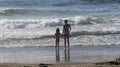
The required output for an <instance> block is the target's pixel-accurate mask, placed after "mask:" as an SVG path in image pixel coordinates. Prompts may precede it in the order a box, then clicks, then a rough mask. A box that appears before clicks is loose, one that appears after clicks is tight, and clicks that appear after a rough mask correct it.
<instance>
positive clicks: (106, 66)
mask: <svg viewBox="0 0 120 67" xmlns="http://www.w3.org/2000/svg"><path fill="white" fill-rule="evenodd" d="M0 67H120V58H117V59H116V60H113V61H104V62H97V63H63V64H45V63H40V64H24V63H0Z"/></svg>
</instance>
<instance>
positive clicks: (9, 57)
mask: <svg viewBox="0 0 120 67" xmlns="http://www.w3.org/2000/svg"><path fill="white" fill-rule="evenodd" d="M119 56H120V46H71V47H70V57H71V58H70V62H67V63H93V62H99V61H108V60H115V59H116V58H118V57H119ZM60 58H61V60H60V62H56V60H55V48H54V47H27V48H1V49H0V63H66V62H65V60H64V47H60Z"/></svg>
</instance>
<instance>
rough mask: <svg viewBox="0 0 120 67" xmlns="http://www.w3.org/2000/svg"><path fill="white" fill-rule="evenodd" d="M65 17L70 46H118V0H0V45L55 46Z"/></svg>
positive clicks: (119, 38) (9, 46)
mask: <svg viewBox="0 0 120 67" xmlns="http://www.w3.org/2000/svg"><path fill="white" fill-rule="evenodd" d="M64 19H68V21H69V24H71V27H72V30H71V32H70V45H71V46H75V45H77V46H79V45H83V46H88V45H92V46H93V45H94V46H99V45H103V46H105V45H108V46H113V45H114V46H119V45H120V0H59V1H58V0H0V47H1V48H6V49H7V48H10V49H12V48H13V49H15V48H21V47H22V48H24V47H31V48H32V47H43V46H45V47H48V46H51V47H54V46H55V38H54V33H55V30H56V28H60V32H61V33H62V29H63V28H62V27H63V24H64V23H63V21H64ZM60 46H61V47H62V46H64V43H63V37H61V39H60ZM22 48H21V49H22ZM26 50H27V49H26ZM48 50H49V49H48ZM18 53H19V52H18ZM8 54H9V52H8ZM118 54H119V53H118ZM44 55H45V54H44ZM1 56H2V55H1Z"/></svg>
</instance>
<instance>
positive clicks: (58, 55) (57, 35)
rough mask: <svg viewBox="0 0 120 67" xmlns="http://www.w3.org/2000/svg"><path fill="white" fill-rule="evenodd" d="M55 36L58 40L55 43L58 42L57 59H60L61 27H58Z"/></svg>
mask: <svg viewBox="0 0 120 67" xmlns="http://www.w3.org/2000/svg"><path fill="white" fill-rule="evenodd" d="M55 38H56V41H55V43H56V46H55V48H56V60H57V61H60V53H59V41H60V29H59V28H57V29H56V33H55Z"/></svg>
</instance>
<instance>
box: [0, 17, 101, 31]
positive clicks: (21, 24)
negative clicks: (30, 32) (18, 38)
mask: <svg viewBox="0 0 120 67" xmlns="http://www.w3.org/2000/svg"><path fill="white" fill-rule="evenodd" d="M64 19H68V20H69V23H70V24H71V25H88V24H94V23H100V22H101V21H100V20H98V19H95V18H92V17H91V18H90V17H83V16H76V17H67V18H53V19H2V20H0V27H3V28H7V29H16V28H39V27H46V26H48V27H55V26H62V25H63V20H64Z"/></svg>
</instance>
